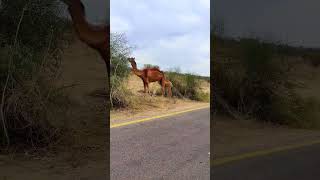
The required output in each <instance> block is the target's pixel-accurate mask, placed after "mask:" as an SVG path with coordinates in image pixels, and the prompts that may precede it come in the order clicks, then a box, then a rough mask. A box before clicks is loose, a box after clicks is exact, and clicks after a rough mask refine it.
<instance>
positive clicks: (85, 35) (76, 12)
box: [62, 0, 110, 73]
mask: <svg viewBox="0 0 320 180" xmlns="http://www.w3.org/2000/svg"><path fill="white" fill-rule="evenodd" d="M62 1H63V2H64V3H65V4H66V5H67V6H68V11H69V13H70V16H71V18H72V22H73V27H74V29H75V31H76V33H77V35H78V37H79V39H80V40H81V41H82V42H84V43H86V44H87V45H88V46H89V47H91V48H93V49H95V50H96V51H98V52H99V54H100V56H101V57H102V59H103V60H104V62H105V64H106V68H107V73H109V72H110V61H109V59H110V52H109V42H110V36H109V34H110V26H107V25H101V26H97V25H92V24H89V23H88V22H87V21H86V17H85V8H84V5H83V4H82V2H81V1H80V0H62Z"/></svg>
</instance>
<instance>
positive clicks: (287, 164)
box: [211, 144, 320, 180]
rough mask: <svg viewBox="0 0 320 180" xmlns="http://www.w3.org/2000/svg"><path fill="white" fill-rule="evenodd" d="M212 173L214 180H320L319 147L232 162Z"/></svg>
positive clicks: (307, 147) (306, 147)
mask: <svg viewBox="0 0 320 180" xmlns="http://www.w3.org/2000/svg"><path fill="white" fill-rule="evenodd" d="M211 173H212V174H211V176H212V177H213V179H214V180H319V179H320V145H319V144H317V145H312V146H305V147H301V148H298V149H293V150H288V151H283V152H277V153H273V154H270V155H267V156H260V157H255V158H252V159H245V160H241V161H235V162H231V163H228V164H224V165H221V166H217V167H214V168H213V170H212V171H211Z"/></svg>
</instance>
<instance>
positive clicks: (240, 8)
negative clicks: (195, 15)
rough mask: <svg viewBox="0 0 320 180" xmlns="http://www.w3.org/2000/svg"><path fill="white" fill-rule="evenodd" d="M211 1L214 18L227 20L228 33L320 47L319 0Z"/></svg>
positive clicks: (225, 21) (224, 21)
mask: <svg viewBox="0 0 320 180" xmlns="http://www.w3.org/2000/svg"><path fill="white" fill-rule="evenodd" d="M211 5H212V6H211V7H212V8H211V10H212V11H213V13H212V15H213V20H216V19H218V20H219V21H222V22H223V23H224V24H225V25H224V26H225V34H226V35H228V36H232V37H238V36H249V35H254V36H258V37H261V38H264V39H267V40H276V41H277V40H280V41H283V42H286V43H288V44H290V45H294V46H300V45H301V46H305V47H316V48H319V47H320V21H319V17H320V10H319V8H320V1H319V0H241V1H239V0H214V1H213V4H211Z"/></svg>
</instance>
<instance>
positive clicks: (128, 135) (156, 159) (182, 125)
mask: <svg viewBox="0 0 320 180" xmlns="http://www.w3.org/2000/svg"><path fill="white" fill-rule="evenodd" d="M209 119H210V118H209V108H207V109H202V110H197V111H192V112H188V113H184V114H180V115H177V116H172V117H168V118H166V119H156V120H152V121H148V122H144V123H139V124H132V125H128V126H124V127H119V128H112V129H111V139H110V144H111V147H110V150H111V154H110V160H111V179H112V180H122V179H123V180H129V179H130V180H135V179H136V180H144V179H166V180H167V179H174V180H180V179H181V180H189V179H190V180H202V179H203V180H208V179H209V178H210V168H209V155H208V152H209V151H210V120H209Z"/></svg>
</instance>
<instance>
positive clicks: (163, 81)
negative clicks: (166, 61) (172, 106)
mask: <svg viewBox="0 0 320 180" xmlns="http://www.w3.org/2000/svg"><path fill="white" fill-rule="evenodd" d="M165 87H166V82H165V80H164V79H162V80H161V93H162V96H164V95H165Z"/></svg>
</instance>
